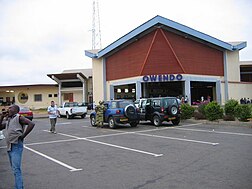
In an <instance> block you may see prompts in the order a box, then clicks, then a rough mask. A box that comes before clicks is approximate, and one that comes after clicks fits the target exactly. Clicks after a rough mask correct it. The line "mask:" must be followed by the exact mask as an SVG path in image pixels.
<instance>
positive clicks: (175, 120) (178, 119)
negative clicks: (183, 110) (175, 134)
mask: <svg viewBox="0 0 252 189" xmlns="http://www.w3.org/2000/svg"><path fill="white" fill-rule="evenodd" d="M171 122H172V124H173V125H178V124H179V122H180V118H177V119H174V120H172V121H171Z"/></svg>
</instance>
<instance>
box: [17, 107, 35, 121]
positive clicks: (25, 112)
mask: <svg viewBox="0 0 252 189" xmlns="http://www.w3.org/2000/svg"><path fill="white" fill-rule="evenodd" d="M18 114H19V115H22V116H24V117H26V118H28V119H29V120H31V121H32V120H33V112H32V111H31V110H30V108H28V107H20V110H19V112H18Z"/></svg>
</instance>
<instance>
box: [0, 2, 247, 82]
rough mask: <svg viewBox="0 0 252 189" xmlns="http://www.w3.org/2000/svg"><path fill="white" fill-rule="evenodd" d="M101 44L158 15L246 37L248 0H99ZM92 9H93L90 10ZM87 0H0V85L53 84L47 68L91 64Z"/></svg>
mask: <svg viewBox="0 0 252 189" xmlns="http://www.w3.org/2000/svg"><path fill="white" fill-rule="evenodd" d="M98 3H99V13H100V25H101V41H102V47H103V48H104V47H106V46H107V45H109V44H110V43H112V42H114V41H115V40H117V39H118V38H120V37H122V36H123V35H125V34H127V33H128V32H129V31H131V30H133V29H135V28H136V27H138V26H139V25H141V24H143V23H144V22H146V21H148V20H149V19H151V18H153V17H155V16H156V15H160V16H163V17H165V18H168V19H171V20H173V21H176V22H178V23H181V24H183V25H186V26H189V27H191V28H193V29H196V30H198V31H201V32H203V33H206V34H208V35H211V36H213V37H215V38H217V39H220V40H222V41H226V42H231V41H247V47H246V48H245V49H243V50H242V51H240V60H252V19H251V18H252V11H251V10H252V1H251V0H239V1H237V0H177V1H174V0H148V1H146V0H127V1H122V0H99V1H98ZM96 10H97V9H96ZM92 15H93V0H0V66H1V69H0V70H1V71H0V86H4V85H19V84H49V83H54V81H52V80H51V79H50V78H48V77H47V74H49V73H60V72H62V71H63V70H65V69H84V68H91V65H92V64H91V59H90V58H88V57H86V56H85V53H84V51H85V50H88V49H91V48H92V32H91V29H92V17H93V16H92Z"/></svg>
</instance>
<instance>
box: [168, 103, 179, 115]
mask: <svg viewBox="0 0 252 189" xmlns="http://www.w3.org/2000/svg"><path fill="white" fill-rule="evenodd" d="M177 113H178V107H177V106H175V105H172V106H170V107H169V114H171V115H177Z"/></svg>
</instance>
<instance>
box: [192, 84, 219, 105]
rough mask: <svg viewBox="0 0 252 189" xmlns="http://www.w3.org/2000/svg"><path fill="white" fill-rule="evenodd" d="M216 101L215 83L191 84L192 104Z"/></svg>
mask: <svg viewBox="0 0 252 189" xmlns="http://www.w3.org/2000/svg"><path fill="white" fill-rule="evenodd" d="M206 100H209V101H212V100H216V83H215V82H197V81H192V82H191V102H192V104H197V103H200V102H202V101H206Z"/></svg>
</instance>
